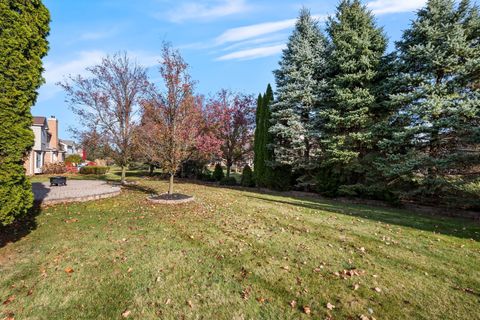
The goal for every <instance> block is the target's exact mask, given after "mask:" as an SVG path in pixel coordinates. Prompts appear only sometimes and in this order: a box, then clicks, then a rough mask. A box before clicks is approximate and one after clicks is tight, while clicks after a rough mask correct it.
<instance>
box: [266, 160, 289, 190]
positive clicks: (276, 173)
mask: <svg viewBox="0 0 480 320" xmlns="http://www.w3.org/2000/svg"><path fill="white" fill-rule="evenodd" d="M292 179H293V176H292V168H291V167H290V166H288V165H284V166H276V167H274V168H272V172H271V177H270V179H269V180H270V181H269V186H268V187H269V188H271V189H273V190H277V191H289V190H292V186H293V184H294V181H292Z"/></svg>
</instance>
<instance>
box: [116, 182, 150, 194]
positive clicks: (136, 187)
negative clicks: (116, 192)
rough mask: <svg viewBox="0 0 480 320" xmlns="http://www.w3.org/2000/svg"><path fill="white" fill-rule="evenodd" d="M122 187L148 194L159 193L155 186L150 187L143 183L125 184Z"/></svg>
mask: <svg viewBox="0 0 480 320" xmlns="http://www.w3.org/2000/svg"><path fill="white" fill-rule="evenodd" d="M122 188H123V189H125V190H129V191H135V192H142V193H145V194H148V195H151V194H157V193H158V192H157V190H155V189H154V188H150V187H147V186H144V185H141V184H125V185H122Z"/></svg>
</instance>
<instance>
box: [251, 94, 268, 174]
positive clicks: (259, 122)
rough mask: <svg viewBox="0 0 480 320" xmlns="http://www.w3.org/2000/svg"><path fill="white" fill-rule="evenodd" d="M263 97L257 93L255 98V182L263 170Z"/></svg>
mask: <svg viewBox="0 0 480 320" xmlns="http://www.w3.org/2000/svg"><path fill="white" fill-rule="evenodd" d="M263 116H264V111H263V97H262V95H261V94H259V95H258V99H257V110H256V112H255V134H254V140H253V152H254V155H253V169H254V178H255V182H256V183H257V184H260V181H261V179H262V175H263V171H264V163H265V160H264V153H263V151H264V150H263V147H262V146H263V144H264V141H263V136H264V133H263V130H264V126H263V122H264V120H263Z"/></svg>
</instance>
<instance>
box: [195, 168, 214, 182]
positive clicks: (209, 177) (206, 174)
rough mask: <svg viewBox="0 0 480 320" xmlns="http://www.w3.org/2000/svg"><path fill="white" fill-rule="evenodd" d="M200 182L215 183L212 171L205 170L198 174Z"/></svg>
mask: <svg viewBox="0 0 480 320" xmlns="http://www.w3.org/2000/svg"><path fill="white" fill-rule="evenodd" d="M196 178H197V179H198V180H201V181H207V182H214V181H215V179H214V178H213V174H212V173H211V172H210V170H207V169H205V170H203V171H201V172H199V173H198V174H197V177H196Z"/></svg>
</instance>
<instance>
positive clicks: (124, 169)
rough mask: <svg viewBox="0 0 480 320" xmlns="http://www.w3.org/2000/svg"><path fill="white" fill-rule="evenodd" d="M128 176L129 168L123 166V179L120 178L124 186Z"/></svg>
mask: <svg viewBox="0 0 480 320" xmlns="http://www.w3.org/2000/svg"><path fill="white" fill-rule="evenodd" d="M126 175H127V167H125V166H122V177H121V178H120V183H121V184H124V183H125V177H126Z"/></svg>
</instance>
